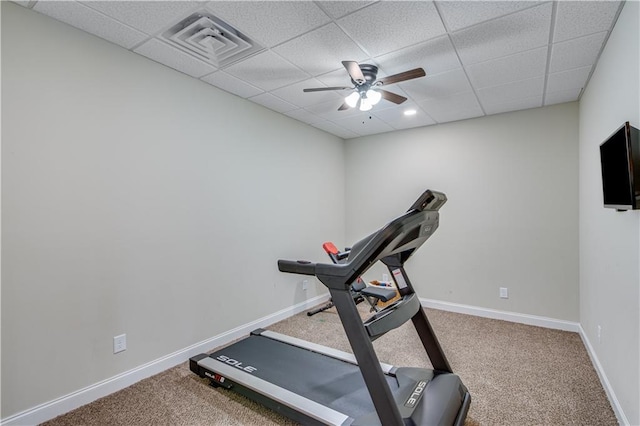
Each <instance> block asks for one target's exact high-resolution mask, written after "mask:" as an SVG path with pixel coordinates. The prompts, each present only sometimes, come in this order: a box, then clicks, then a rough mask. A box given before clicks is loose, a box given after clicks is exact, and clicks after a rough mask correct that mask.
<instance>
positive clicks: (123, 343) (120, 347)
mask: <svg viewBox="0 0 640 426" xmlns="http://www.w3.org/2000/svg"><path fill="white" fill-rule="evenodd" d="M126 350H127V335H126V334H121V335H119V336H115V337H114V338H113V353H114V354H117V353H118V352H122V351H126Z"/></svg>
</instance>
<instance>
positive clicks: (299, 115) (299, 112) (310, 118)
mask: <svg viewBox="0 0 640 426" xmlns="http://www.w3.org/2000/svg"><path fill="white" fill-rule="evenodd" d="M284 114H285V115H288V116H289V117H291V118H293V119H296V120H298V121H302V122H303V123H307V124H313V123H318V122H320V121H325V119H324V118H320V117H318V116H317V115H315V114H311V113H310V112H309V111H307V110H306V109H304V108H300V109H294V110H293V111H287V112H285V113H284Z"/></svg>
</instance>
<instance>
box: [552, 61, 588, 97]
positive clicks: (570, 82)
mask: <svg viewBox="0 0 640 426" xmlns="http://www.w3.org/2000/svg"><path fill="white" fill-rule="evenodd" d="M591 68H592V67H591V66H588V67H582V68H576V69H573V70H569V71H562V72H556V73H553V74H549V77H547V93H551V92H560V91H563V90H569V89H582V88H583V87H584V86H585V85H586V84H587V79H588V78H589V74H590V73H591Z"/></svg>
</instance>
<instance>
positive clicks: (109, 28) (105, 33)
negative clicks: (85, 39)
mask: <svg viewBox="0 0 640 426" xmlns="http://www.w3.org/2000/svg"><path fill="white" fill-rule="evenodd" d="M33 10H36V11H38V12H40V13H42V14H44V15H48V16H50V17H52V18H54V19H57V20H59V21H62V22H65V23H67V24H69V25H72V26H74V27H76V28H80V29H81V30H84V31H86V32H88V33H91V34H95V35H97V36H98V37H101V38H103V39H105V40H108V41H110V42H112V43H115V44H118V45H120V46H122V47H124V48H126V49H130V48H132V47H133V46H135V45H136V44H138V43H140V42H142V41H143V40H146V39H147V38H148V36H147V35H146V34H144V33H142V32H140V31H136V30H134V29H133V28H130V27H128V26H126V25H124V24H121V23H120V22H118V21H115V20H113V19H111V18H109V17H107V16H105V15H103V14H102V13H100V12H96V11H95V10H93V9H90V8H88V7H86V6H83V5H82V4H80V3H77V2H71V1H68V2H52V1H39V2H38V3H36V5H35V6H34V7H33Z"/></svg>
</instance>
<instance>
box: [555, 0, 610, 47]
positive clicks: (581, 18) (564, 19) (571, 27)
mask: <svg viewBox="0 0 640 426" xmlns="http://www.w3.org/2000/svg"><path fill="white" fill-rule="evenodd" d="M619 8H620V2H619V1H589V2H586V1H560V2H558V6H557V11H556V24H555V27H554V31H553V41H554V42H559V41H563V40H568V39H572V38H576V37H582V36H585V35H588V34H593V33H597V32H600V31H609V30H610V29H611V26H612V25H613V22H614V19H615V17H616V14H617V13H618V9H619Z"/></svg>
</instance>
